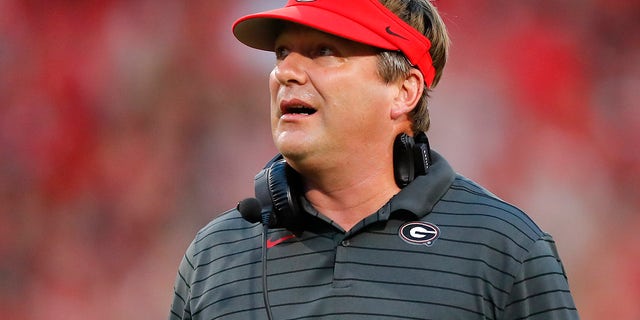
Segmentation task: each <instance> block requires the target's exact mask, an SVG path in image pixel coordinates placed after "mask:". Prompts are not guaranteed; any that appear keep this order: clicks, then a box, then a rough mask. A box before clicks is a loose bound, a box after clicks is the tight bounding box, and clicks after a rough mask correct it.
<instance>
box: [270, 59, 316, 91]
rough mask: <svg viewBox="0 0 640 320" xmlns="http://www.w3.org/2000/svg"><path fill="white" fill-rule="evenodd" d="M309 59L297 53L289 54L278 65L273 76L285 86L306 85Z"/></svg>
mask: <svg viewBox="0 0 640 320" xmlns="http://www.w3.org/2000/svg"><path fill="white" fill-rule="evenodd" d="M307 59H308V58H307V57H305V56H303V55H302V54H300V53H297V52H291V53H289V54H288V55H287V56H286V57H285V58H284V59H282V60H280V61H278V63H276V66H275V68H274V69H273V75H274V77H275V78H276V80H277V81H278V82H279V83H281V84H283V85H291V84H298V85H301V84H304V83H305V82H306V81H307V71H306V62H307V61H306V60H307Z"/></svg>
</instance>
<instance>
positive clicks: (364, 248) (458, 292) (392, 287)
mask: <svg viewBox="0 0 640 320" xmlns="http://www.w3.org/2000/svg"><path fill="white" fill-rule="evenodd" d="M303 203H304V208H305V210H306V211H307V212H306V213H307V214H308V223H307V227H306V228H305V231H304V232H302V233H301V234H298V235H296V236H294V235H293V234H291V233H290V232H289V231H287V230H284V229H274V230H270V231H269V234H268V249H267V250H268V265H267V266H268V290H269V298H270V303H271V308H272V312H273V317H274V319H277V320H284V319H341V320H345V319H347V320H348V319H578V314H577V311H576V308H575V305H574V302H573V299H572V297H571V293H570V291H569V285H568V283H567V277H566V275H565V272H564V269H563V267H562V263H561V262H560V258H559V256H558V253H557V251H556V247H555V244H554V241H553V239H552V237H551V236H550V235H548V234H547V233H545V232H543V231H542V230H541V229H540V228H539V227H538V226H537V225H536V224H535V223H534V222H533V221H532V220H531V219H530V218H529V217H528V216H527V215H526V214H525V213H523V212H522V211H521V210H519V209H518V208H516V207H514V206H512V205H510V204H508V203H506V202H504V201H502V200H500V199H499V198H497V197H496V196H494V195H493V194H491V193H489V192H488V191H486V190H485V189H483V188H482V187H480V186H478V185H477V184H476V183H474V182H472V181H470V180H468V179H466V178H464V177H462V176H460V175H457V174H455V173H454V171H453V170H452V169H451V167H450V166H449V164H448V163H447V162H446V161H445V160H444V159H443V158H442V157H441V156H440V155H438V154H437V153H435V152H434V164H433V166H432V167H431V168H430V172H429V173H428V174H427V175H426V176H421V177H418V178H416V179H415V180H414V181H413V182H412V183H411V184H409V185H408V186H407V187H405V188H404V189H402V190H401V192H399V193H398V194H397V195H395V196H394V197H393V198H392V199H391V200H390V201H389V202H388V203H387V204H386V205H385V206H384V207H383V208H381V209H380V210H378V212H375V213H374V214H372V215H370V216H369V217H367V218H366V219H364V220H363V221H361V223H359V224H358V225H357V226H355V227H354V228H353V229H352V230H350V231H348V232H345V231H344V230H342V229H341V228H340V227H339V226H337V225H335V224H333V223H331V221H328V220H327V219H326V218H325V217H324V216H322V214H320V213H318V212H317V211H316V210H315V209H314V208H313V207H311V206H310V205H309V204H308V202H306V201H304V199H303ZM261 232H262V226H261V225H260V224H251V223H249V222H246V221H245V220H243V219H242V217H241V216H240V214H239V212H238V211H237V210H230V211H227V212H225V213H223V214H222V215H220V216H219V217H217V218H216V219H214V220H213V221H212V222H210V223H209V224H208V225H207V226H205V227H204V228H203V229H202V230H200V231H199V232H198V234H197V235H196V237H195V239H194V240H193V242H192V243H191V244H190V246H189V247H188V249H187V252H186V254H185V255H184V258H183V260H182V262H181V264H180V267H179V270H178V275H177V278H176V282H175V287H174V289H175V295H174V299H173V304H172V306H171V313H170V316H169V317H170V319H238V320H239V319H243V320H246V319H266V312H265V308H264V304H263V300H262V285H261V272H262V268H261V262H260V260H261V259H260V257H261V246H262V241H261Z"/></svg>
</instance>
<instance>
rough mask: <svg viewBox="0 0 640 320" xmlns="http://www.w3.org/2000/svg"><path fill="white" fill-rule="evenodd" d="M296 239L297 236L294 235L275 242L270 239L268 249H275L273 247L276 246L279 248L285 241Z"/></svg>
mask: <svg viewBox="0 0 640 320" xmlns="http://www.w3.org/2000/svg"><path fill="white" fill-rule="evenodd" d="M295 237H296V236H295V235H294V234H288V235H286V236H284V237H281V238H278V239H275V240H271V239H268V240H267V248H273V247H275V246H277V245H279V244H281V243H283V242H285V241H287V240H289V239H293V238H295Z"/></svg>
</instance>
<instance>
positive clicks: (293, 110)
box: [282, 105, 316, 115]
mask: <svg viewBox="0 0 640 320" xmlns="http://www.w3.org/2000/svg"><path fill="white" fill-rule="evenodd" d="M314 113H316V109H314V108H311V107H307V106H302V105H292V106H287V107H285V108H284V109H283V110H282V114H301V115H312V114H314Z"/></svg>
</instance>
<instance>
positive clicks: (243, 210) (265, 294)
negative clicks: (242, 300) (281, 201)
mask: <svg viewBox="0 0 640 320" xmlns="http://www.w3.org/2000/svg"><path fill="white" fill-rule="evenodd" d="M236 209H238V211H239V212H240V215H242V218H244V219H245V220H247V221H249V222H251V223H256V222H260V223H262V299H263V301H264V307H265V309H266V311H267V319H269V320H271V319H273V315H272V314H271V304H270V303H269V290H268V289H267V231H268V230H269V220H271V219H270V218H271V217H270V216H271V213H270V212H268V211H267V212H264V213H263V212H262V204H260V200H258V199H256V198H246V199H244V200H242V201H240V202H238V205H237V206H236Z"/></svg>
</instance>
